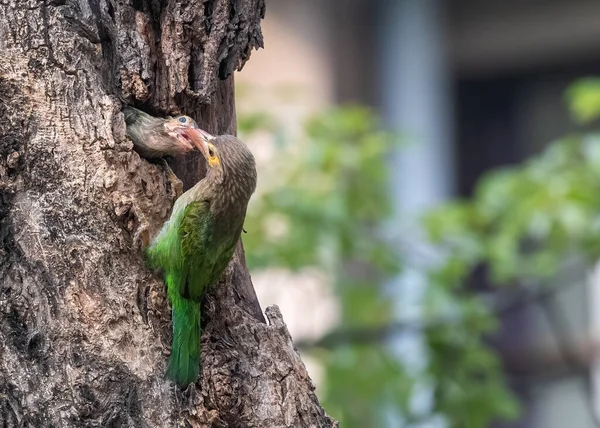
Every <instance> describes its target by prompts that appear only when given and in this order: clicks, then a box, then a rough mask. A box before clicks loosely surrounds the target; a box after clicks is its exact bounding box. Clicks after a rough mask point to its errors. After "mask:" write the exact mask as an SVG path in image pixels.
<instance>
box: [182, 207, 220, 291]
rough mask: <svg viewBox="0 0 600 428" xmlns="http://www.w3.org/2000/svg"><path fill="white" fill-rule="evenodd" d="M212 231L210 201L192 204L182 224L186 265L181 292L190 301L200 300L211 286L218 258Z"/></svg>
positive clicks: (183, 260)
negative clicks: (215, 262)
mask: <svg viewBox="0 0 600 428" xmlns="http://www.w3.org/2000/svg"><path fill="white" fill-rule="evenodd" d="M212 228H213V221H212V216H211V214H210V210H209V203H208V202H206V201H197V202H192V203H191V204H189V205H188V206H187V207H185V211H184V214H183V217H182V218H181V223H180V224H179V238H180V244H181V247H180V248H181V255H182V258H181V259H182V264H181V276H180V278H179V284H177V289H178V290H179V294H181V296H182V297H184V298H186V299H192V300H195V301H199V300H200V299H201V298H202V295H203V294H204V291H205V290H206V287H207V286H208V285H210V282H211V271H212V267H213V264H214V263H213V260H214V257H215V254H214V253H213V251H212V250H213V248H212V247H213V245H212V242H211V241H212V239H213V233H212V232H213V231H212Z"/></svg>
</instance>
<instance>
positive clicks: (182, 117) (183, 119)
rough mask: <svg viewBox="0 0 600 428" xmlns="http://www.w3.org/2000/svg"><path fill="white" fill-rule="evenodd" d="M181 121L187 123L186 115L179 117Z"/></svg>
mask: <svg viewBox="0 0 600 428" xmlns="http://www.w3.org/2000/svg"><path fill="white" fill-rule="evenodd" d="M179 122H181V123H185V122H187V119H186V118H185V116H181V117H180V118H179Z"/></svg>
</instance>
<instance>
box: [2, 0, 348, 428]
mask: <svg viewBox="0 0 600 428" xmlns="http://www.w3.org/2000/svg"><path fill="white" fill-rule="evenodd" d="M264 8H265V6H264V0H152V1H149V0H148V1H143V0H53V1H49V0H47V1H43V0H2V1H0V277H1V282H0V312H1V321H0V422H1V423H0V426H2V427H35V428H39V427H78V426H86V427H121V426H124V427H175V426H178V427H185V426H187V427H208V426H215V427H236V428H240V427H261V428H262V427H292V426H293V427H330V426H336V425H337V423H336V422H335V421H333V420H332V419H330V418H329V417H328V416H327V415H326V414H325V412H324V411H323V409H322V408H321V407H320V406H319V403H318V401H317V398H316V396H315V394H314V386H313V384H312V382H311V380H310V378H309V377H308V374H307V372H306V369H305V367H304V365H303V363H302V362H301V360H300V358H299V356H298V354H297V352H296V351H295V350H294V347H293V344H292V341H291V338H290V335H289V333H288V331H287V328H286V326H285V324H284V322H283V320H282V318H281V314H280V313H279V310H278V309H277V308H276V307H273V308H268V309H267V310H266V314H267V318H268V320H269V323H268V324H266V323H265V321H264V318H263V315H262V312H261V310H260V307H259V305H258V302H257V299H256V295H255V293H254V290H253V288H252V283H251V281H250V275H249V274H248V271H247V269H246V266H245V262H244V253H243V249H242V246H241V244H240V245H239V246H238V249H237V251H236V254H235V256H234V260H233V261H232V262H231V263H230V265H229V267H228V269H227V271H226V274H225V275H224V276H223V278H222V280H221V282H220V283H219V284H218V286H216V287H215V288H214V290H213V291H212V292H211V293H210V294H209V295H208V296H207V298H206V300H205V302H204V310H203V315H204V319H203V325H204V332H203V335H202V348H203V351H202V368H201V377H200V380H199V381H198V382H197V384H196V385H195V386H191V387H189V388H188V389H186V390H185V391H181V390H179V389H178V388H177V387H176V386H175V385H174V384H173V383H171V382H170V381H168V380H166V379H165V378H164V372H165V368H166V362H167V359H168V352H169V347H170V341H171V337H170V335H171V332H170V308H169V305H168V302H167V300H166V294H165V287H164V285H163V283H162V281H161V279H160V277H159V276H158V275H156V274H155V273H153V272H151V271H149V270H148V269H146V268H145V266H144V263H143V260H142V257H141V252H140V250H139V248H137V247H136V246H135V245H134V239H133V237H134V235H137V236H146V238H147V237H150V236H152V235H153V234H154V233H156V231H157V230H158V229H159V228H160V227H161V225H162V223H163V222H164V221H165V219H167V218H168V215H169V213H170V209H171V206H172V204H173V202H174V201H173V192H172V189H171V188H170V185H169V183H168V181H167V180H166V177H165V174H164V171H163V170H162V169H161V168H160V167H159V166H157V165H154V164H151V163H149V162H147V161H145V160H143V159H140V157H139V156H138V154H137V153H135V152H134V151H132V144H131V142H130V140H129V139H128V138H127V137H126V136H125V123H124V120H123V115H122V113H121V112H120V110H121V107H122V105H123V104H132V105H136V106H137V107H140V108H142V109H144V110H146V111H148V112H151V113H154V114H156V115H166V114H175V113H178V112H180V111H181V112H184V113H186V114H188V115H190V116H192V117H193V118H195V119H196V120H197V121H198V123H199V124H200V125H201V126H202V127H203V128H204V129H206V130H207V131H209V132H212V133H219V134H222V133H235V111H234V99H233V79H232V77H231V74H232V72H233V71H234V70H235V69H239V68H241V66H242V65H243V64H244V62H245V61H246V60H247V59H248V57H249V55H250V51H251V50H252V49H253V48H255V47H259V46H261V45H262V36H261V31H260V19H261V18H262V17H263V15H264ZM201 165H202V162H199V161H198V157H190V158H187V159H185V160H176V162H174V164H173V168H174V171H175V172H176V174H178V175H179V176H180V178H182V179H183V181H184V184H185V187H186V188H189V187H190V186H191V185H193V184H194V183H195V182H196V181H197V180H198V179H199V177H201V174H202V173H203V172H202V167H201ZM249 233H252V231H249Z"/></svg>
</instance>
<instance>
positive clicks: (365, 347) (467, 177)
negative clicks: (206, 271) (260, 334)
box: [236, 0, 600, 428]
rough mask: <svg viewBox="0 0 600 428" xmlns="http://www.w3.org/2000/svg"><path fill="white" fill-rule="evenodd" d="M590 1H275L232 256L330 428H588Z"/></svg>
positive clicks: (597, 347)
mask: <svg viewBox="0 0 600 428" xmlns="http://www.w3.org/2000/svg"><path fill="white" fill-rule="evenodd" d="M599 23H600V2H599V1H596V0H378V1H375V0H304V1H296V0H276V1H269V2H268V7H267V15H266V19H265V21H264V24H263V32H264V37H265V49H264V50H261V51H258V52H254V53H253V54H252V58H251V60H250V61H249V62H248V63H247V64H246V66H245V67H244V69H243V71H242V72H241V73H239V74H238V75H237V76H236V86H237V110H238V123H239V133H240V135H241V136H242V138H243V139H244V140H245V141H247V142H248V143H249V144H250V146H251V148H252V150H253V152H254V153H255V154H256V158H257V162H258V167H259V188H258V191H257V194H256V195H255V197H254V198H253V200H252V201H251V205H250V207H249V213H248V218H247V222H246V226H245V229H246V230H247V231H248V233H247V234H246V235H244V237H243V239H244V245H245V248H246V252H247V258H248V263H249V266H250V269H251V273H252V277H253V280H254V284H255V286H256V289H257V293H258V294H259V300H260V301H261V304H262V306H263V308H264V307H265V306H268V305H270V304H278V305H279V306H280V307H281V309H282V311H283V315H284V318H285V320H286V322H287V323H288V327H289V329H290V332H291V334H292V337H293V339H294V342H295V344H296V346H297V348H298V350H299V352H300V353H301V355H302V358H303V360H304V361H305V362H306V364H307V368H308V370H309V373H310V375H311V377H312V379H313V380H314V381H315V384H316V387H317V389H316V392H317V395H318V397H319V399H320V400H321V403H322V404H323V406H324V407H325V409H326V411H327V412H328V413H329V414H331V415H332V416H334V417H335V418H336V419H338V420H340V422H341V426H342V427H345V428H355V427H356V428H359V427H360V428H365V427H376V428H379V427H412V428H416V427H419V428H434V427H435V428H437V427H460V428H478V427H511V428H517V427H518V428H566V427H568V428H600V337H599V336H600V269H597V268H596V263H597V260H598V259H599V256H600V134H597V133H596V132H597V129H598V121H597V120H596V119H597V118H598V117H600V80H597V79H596V78H595V76H600V24H599Z"/></svg>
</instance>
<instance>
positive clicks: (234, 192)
mask: <svg viewBox="0 0 600 428" xmlns="http://www.w3.org/2000/svg"><path fill="white" fill-rule="evenodd" d="M185 134H186V136H187V137H188V138H190V139H191V140H192V141H193V143H194V145H195V146H196V147H198V149H199V150H200V152H201V153H202V155H203V156H204V158H205V159H206V162H207V164H208V168H207V172H206V177H205V180H206V184H207V186H208V187H209V188H210V190H211V193H213V195H214V196H215V197H216V198H217V199H221V198H223V199H227V200H228V201H225V200H223V202H224V203H226V205H227V204H229V203H236V204H240V205H242V206H243V207H244V210H245V207H246V205H247V204H248V200H249V199H250V196H251V195H252V193H254V190H255V189H256V163H255V161H254V156H253V155H252V152H250V150H249V149H248V147H247V146H246V144H245V143H243V142H242V141H240V140H239V139H237V138H236V137H234V136H233V135H219V136H213V135H211V134H209V133H208V132H206V131H203V130H201V129H193V130H188V131H185Z"/></svg>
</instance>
